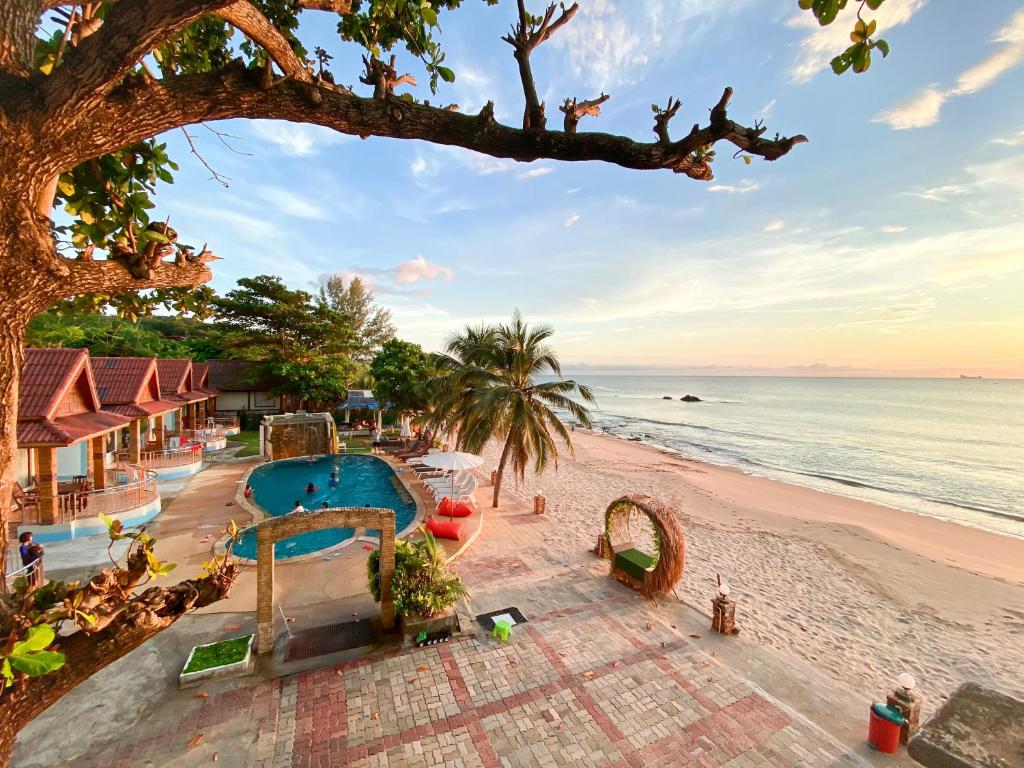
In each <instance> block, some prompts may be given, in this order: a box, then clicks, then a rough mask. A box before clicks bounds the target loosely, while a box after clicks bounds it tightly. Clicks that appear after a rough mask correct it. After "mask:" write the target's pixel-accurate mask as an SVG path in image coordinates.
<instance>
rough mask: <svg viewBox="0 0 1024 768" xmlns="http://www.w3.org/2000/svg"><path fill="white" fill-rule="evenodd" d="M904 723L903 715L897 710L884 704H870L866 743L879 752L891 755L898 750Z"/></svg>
mask: <svg viewBox="0 0 1024 768" xmlns="http://www.w3.org/2000/svg"><path fill="white" fill-rule="evenodd" d="M904 722H905V721H904V718H903V713H901V712H900V711H899V710H898V709H895V708H893V707H887V706H885V705H884V704H872V705H871V719H870V720H869V721H868V743H869V744H870V745H871V746H872V747H873V748H874V749H876V750H877V751H879V752H887V753H889V754H892V753H893V752H895V751H896V750H897V749H899V746H900V730H901V728H902V727H903V723H904Z"/></svg>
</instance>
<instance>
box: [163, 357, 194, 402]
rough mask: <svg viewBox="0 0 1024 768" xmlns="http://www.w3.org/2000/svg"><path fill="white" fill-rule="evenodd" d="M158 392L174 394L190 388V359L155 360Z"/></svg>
mask: <svg viewBox="0 0 1024 768" xmlns="http://www.w3.org/2000/svg"><path fill="white" fill-rule="evenodd" d="M156 369H157V371H158V375H159V376H160V394H161V395H175V394H181V393H182V392H188V391H189V390H190V389H192V361H191V360H157V361H156Z"/></svg>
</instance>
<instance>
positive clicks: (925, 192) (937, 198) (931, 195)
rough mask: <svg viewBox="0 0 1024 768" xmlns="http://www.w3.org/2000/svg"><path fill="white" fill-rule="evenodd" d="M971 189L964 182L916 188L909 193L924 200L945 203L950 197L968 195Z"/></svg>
mask: <svg viewBox="0 0 1024 768" xmlns="http://www.w3.org/2000/svg"><path fill="white" fill-rule="evenodd" d="M969 191H970V190H968V189H967V187H965V186H964V185H963V184H943V185H942V186H939V187H930V188H928V189H919V190H915V191H913V192H910V193H909V194H911V195H914V197H920V198H921V199H922V200H931V201H932V202H936V203H945V202H948V201H949V198H951V197H955V196H956V195H966V194H967V193H968V192H969Z"/></svg>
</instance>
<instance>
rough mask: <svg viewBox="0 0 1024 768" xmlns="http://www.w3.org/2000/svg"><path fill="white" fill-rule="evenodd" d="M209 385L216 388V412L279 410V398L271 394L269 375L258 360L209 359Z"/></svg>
mask: <svg viewBox="0 0 1024 768" xmlns="http://www.w3.org/2000/svg"><path fill="white" fill-rule="evenodd" d="M206 366H207V368H208V370H209V374H210V378H209V386H210V387H212V388H213V389H214V390H216V392H217V398H216V405H217V413H221V414H234V415H236V416H237V415H238V414H239V413H241V412H243V411H255V412H256V413H260V414H273V413H281V412H282V411H283V410H284V407H283V403H282V402H281V398H280V397H279V396H277V395H272V394H270V390H271V387H272V384H271V381H270V379H269V378H268V377H267V376H266V375H265V374H264V373H263V366H262V365H261V364H260V363H256V362H252V361H249V360H210V361H208V362H207V363H206Z"/></svg>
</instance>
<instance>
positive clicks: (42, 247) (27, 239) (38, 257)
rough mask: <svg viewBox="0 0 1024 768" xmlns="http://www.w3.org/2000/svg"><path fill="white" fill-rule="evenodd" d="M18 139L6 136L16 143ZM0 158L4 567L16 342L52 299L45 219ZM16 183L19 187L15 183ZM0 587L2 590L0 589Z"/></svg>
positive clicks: (0, 525) (19, 171) (31, 193)
mask: <svg viewBox="0 0 1024 768" xmlns="http://www.w3.org/2000/svg"><path fill="white" fill-rule="evenodd" d="M20 138H21V137H18V136H15V137H11V141H18V140H19V139H20ZM5 159H8V158H0V179H3V190H2V194H0V561H2V562H4V563H6V557H7V543H8V533H9V531H8V527H9V519H10V509H11V495H12V491H13V489H14V468H15V459H16V457H17V452H18V437H17V429H18V392H19V381H20V379H21V364H22V344H23V342H24V339H25V329H26V328H27V327H28V323H29V321H30V320H31V319H32V318H33V317H34V316H35V315H36V314H38V313H39V312H41V311H43V310H44V309H46V308H47V306H49V305H50V303H52V301H53V300H54V299H50V298H47V296H48V294H49V293H50V292H52V291H53V280H52V275H51V274H50V270H48V269H46V267H45V266H44V265H45V263H46V260H47V259H48V258H51V255H52V253H53V241H52V239H51V238H50V224H49V220H48V219H47V220H41V219H40V218H39V217H37V216H36V215H35V210H34V201H35V199H36V198H37V197H38V195H37V194H35V191H36V190H37V189H38V187H39V186H41V185H37V184H33V183H32V182H31V180H30V179H29V178H28V177H27V174H26V173H25V170H24V169H23V168H18V165H17V158H10V162H3V160H5ZM19 182H22V183H19ZM0 589H4V590H6V580H5V585H4V586H3V587H0Z"/></svg>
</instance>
